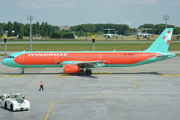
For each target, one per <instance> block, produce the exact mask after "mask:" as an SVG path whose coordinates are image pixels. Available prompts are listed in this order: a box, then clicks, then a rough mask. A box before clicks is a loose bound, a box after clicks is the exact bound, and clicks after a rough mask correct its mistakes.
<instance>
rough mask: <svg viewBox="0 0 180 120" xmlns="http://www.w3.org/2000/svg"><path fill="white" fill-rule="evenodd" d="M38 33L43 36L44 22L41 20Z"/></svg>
mask: <svg viewBox="0 0 180 120" xmlns="http://www.w3.org/2000/svg"><path fill="white" fill-rule="evenodd" d="M40 34H41V35H42V37H44V36H45V32H44V22H42V24H41V25H40Z"/></svg>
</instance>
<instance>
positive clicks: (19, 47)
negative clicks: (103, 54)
mask: <svg viewBox="0 0 180 120" xmlns="http://www.w3.org/2000/svg"><path fill="white" fill-rule="evenodd" d="M150 45H151V43H95V50H96V51H114V50H116V51H139V50H141V51H142V50H145V49H147V48H148V47H149V46H150ZM92 46H93V44H92V43H51V44H38V43H34V44H32V49H33V51H92V49H93V48H92ZM4 49H5V47H4V44H0V51H4ZM7 50H8V51H23V50H25V51H29V50H30V44H7ZM169 51H180V43H179V42H177V43H171V44H170V47H169Z"/></svg>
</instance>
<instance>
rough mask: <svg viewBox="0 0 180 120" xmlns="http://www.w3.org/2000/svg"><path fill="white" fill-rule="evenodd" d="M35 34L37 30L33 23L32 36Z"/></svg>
mask: <svg viewBox="0 0 180 120" xmlns="http://www.w3.org/2000/svg"><path fill="white" fill-rule="evenodd" d="M35 34H37V29H36V24H35V23H34V24H33V25H32V35H35Z"/></svg>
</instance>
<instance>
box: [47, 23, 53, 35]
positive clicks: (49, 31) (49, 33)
mask: <svg viewBox="0 0 180 120" xmlns="http://www.w3.org/2000/svg"><path fill="white" fill-rule="evenodd" d="M51 33H52V27H51V25H50V24H49V25H48V32H47V35H48V36H49V37H50V36H51Z"/></svg>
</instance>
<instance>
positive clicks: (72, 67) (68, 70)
mask: <svg viewBox="0 0 180 120" xmlns="http://www.w3.org/2000/svg"><path fill="white" fill-rule="evenodd" d="M63 68H64V73H78V72H81V67H80V66H77V65H64V66H63Z"/></svg>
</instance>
